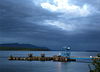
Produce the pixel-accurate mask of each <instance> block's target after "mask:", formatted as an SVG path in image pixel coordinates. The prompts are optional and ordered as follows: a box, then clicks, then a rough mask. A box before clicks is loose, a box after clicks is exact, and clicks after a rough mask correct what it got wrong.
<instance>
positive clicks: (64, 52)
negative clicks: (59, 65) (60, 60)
mask: <svg viewBox="0 0 100 72" xmlns="http://www.w3.org/2000/svg"><path fill="white" fill-rule="evenodd" d="M70 54H71V47H70V46H68V47H66V46H65V47H64V48H62V53H61V56H64V57H67V58H70Z"/></svg>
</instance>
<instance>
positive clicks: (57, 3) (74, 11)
mask: <svg viewBox="0 0 100 72" xmlns="http://www.w3.org/2000/svg"><path fill="white" fill-rule="evenodd" d="M40 6H41V7H42V8H44V9H46V10H49V11H51V12H58V13H64V14H70V15H77V16H83V17H85V16H88V15H91V14H92V13H93V12H94V8H93V7H90V5H88V4H83V5H82V6H78V5H74V4H72V3H69V1H68V0H53V1H52V0H47V1H45V0H42V2H40Z"/></svg>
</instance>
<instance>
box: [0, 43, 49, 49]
mask: <svg viewBox="0 0 100 72" xmlns="http://www.w3.org/2000/svg"><path fill="white" fill-rule="evenodd" d="M0 50H1V51H4V50H15V51H49V50H50V49H49V48H47V47H40V46H36V45H32V44H19V43H8V44H0Z"/></svg>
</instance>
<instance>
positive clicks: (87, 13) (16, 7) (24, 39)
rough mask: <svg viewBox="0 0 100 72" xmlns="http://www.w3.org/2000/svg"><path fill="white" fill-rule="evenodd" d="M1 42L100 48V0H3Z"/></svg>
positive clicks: (78, 48) (56, 47)
mask: <svg viewBox="0 0 100 72" xmlns="http://www.w3.org/2000/svg"><path fill="white" fill-rule="evenodd" d="M0 43H26V44H33V45H38V46H45V47H49V48H51V49H60V48H62V47H64V46H67V45H70V46H71V47H72V49H73V50H100V0H0Z"/></svg>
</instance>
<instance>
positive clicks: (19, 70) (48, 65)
mask: <svg viewBox="0 0 100 72" xmlns="http://www.w3.org/2000/svg"><path fill="white" fill-rule="evenodd" d="M28 53H33V54H34V55H35V56H39V55H40V54H41V53H45V54H46V56H52V55H57V54H59V52H58V51H45V52H43V51H0V72H89V68H88V64H89V63H87V62H86V63H85V62H81V61H79V62H66V63H64V62H52V61H46V62H42V61H9V60H7V57H8V56H10V55H13V56H27V54H28ZM96 54H97V52H72V53H71V55H72V56H95V55H96ZM84 61H86V60H84Z"/></svg>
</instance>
